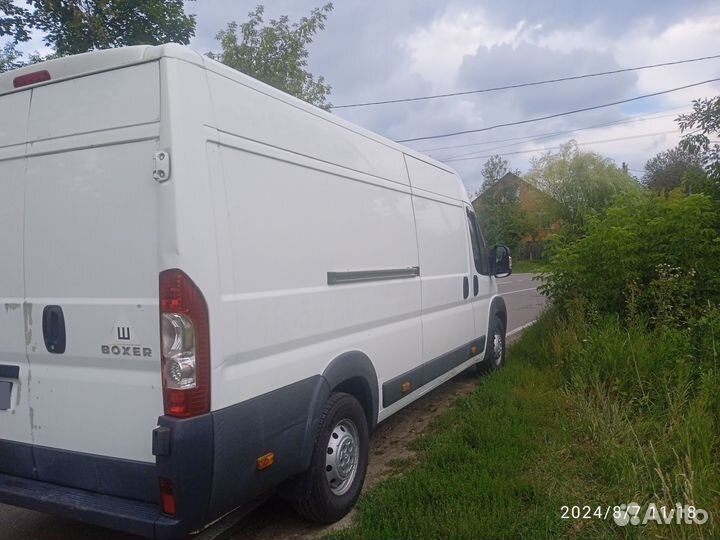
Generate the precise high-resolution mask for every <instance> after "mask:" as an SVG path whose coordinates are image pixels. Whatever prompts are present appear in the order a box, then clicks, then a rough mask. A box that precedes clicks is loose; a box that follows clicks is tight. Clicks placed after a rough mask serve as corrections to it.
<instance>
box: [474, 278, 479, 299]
mask: <svg viewBox="0 0 720 540" xmlns="http://www.w3.org/2000/svg"><path fill="white" fill-rule="evenodd" d="M479 292H480V283H479V282H478V277H477V276H475V275H474V276H473V296H477V295H478V293H479Z"/></svg>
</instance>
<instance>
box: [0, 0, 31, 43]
mask: <svg viewBox="0 0 720 540" xmlns="http://www.w3.org/2000/svg"><path fill="white" fill-rule="evenodd" d="M29 16H30V12H29V11H28V10H27V9H25V8H22V7H20V6H18V5H16V4H14V3H13V0H0V37H2V36H10V37H11V38H12V40H13V43H18V42H20V41H27V40H28V39H30V34H29V33H28V29H27V27H26V23H27V20H28V17H29Z"/></svg>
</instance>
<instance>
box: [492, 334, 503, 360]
mask: <svg viewBox="0 0 720 540" xmlns="http://www.w3.org/2000/svg"><path fill="white" fill-rule="evenodd" d="M502 357H503V339H502V336H501V335H500V334H495V336H493V360H494V361H495V365H496V366H499V365H500V363H501V362H502Z"/></svg>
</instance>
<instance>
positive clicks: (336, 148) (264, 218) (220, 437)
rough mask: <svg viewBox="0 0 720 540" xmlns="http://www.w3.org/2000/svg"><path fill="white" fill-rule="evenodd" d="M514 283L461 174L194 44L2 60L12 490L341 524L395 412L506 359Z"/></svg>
mask: <svg viewBox="0 0 720 540" xmlns="http://www.w3.org/2000/svg"><path fill="white" fill-rule="evenodd" d="M510 271H511V270H510V260H509V253H508V250H507V248H505V247H503V246H499V247H496V248H493V249H486V247H485V246H484V241H483V239H482V234H481V232H480V230H479V228H478V227H477V223H476V220H475V215H474V213H473V209H472V207H471V206H470V204H469V203H468V199H467V195H466V192H465V189H464V187H463V184H462V182H461V180H460V178H459V177H458V176H457V174H456V173H455V172H454V171H453V170H451V169H449V168H448V167H446V166H445V165H442V164H441V163H438V162H436V161H433V160H431V159H429V158H427V157H425V156H422V155H419V154H417V153H416V152H413V151H412V150H409V149H407V148H404V147H402V146H399V145H397V144H395V143H393V142H391V141H388V140H386V139H384V138H382V137H380V136H377V135H375V134H373V133H370V132H368V131H366V130H364V129H361V128H359V127H357V126H354V125H352V124H350V123H348V122H345V121H343V120H341V119H340V118H337V117H336V116H334V115H332V114H329V113H326V112H324V111H321V110H319V109H317V108H314V107H312V106H310V105H308V104H306V103H304V102H302V101H299V100H297V99H295V98H293V97H290V96H288V95H286V94H284V93H282V92H280V91H278V90H275V89H273V88H271V87H269V86H266V85H264V84H262V83H260V82H258V81H256V80H254V79H252V78H250V77H248V76H246V75H243V74H241V73H238V72H236V71H234V70H232V69H229V68H227V67H226V66H223V65H221V64H219V63H217V62H214V61H212V60H210V59H208V58H206V57H204V56H201V55H199V54H197V53H194V52H192V51H191V50H189V49H186V48H183V47H180V46H177V45H164V46H160V47H149V46H138V47H127V48H122V49H115V50H107V51H101V52H93V53H88V54H82V55H78V56H72V57H67V58H61V59H58V60H52V61H49V62H46V63H43V64H38V65H33V66H29V67H26V68H22V69H19V70H15V71H12V72H9V73H5V74H0V304H1V305H0V502H2V503H7V504H12V505H17V506H22V507H26V508H31V509H36V510H42V511H47V512H51V513H57V514H62V515H64V516H70V517H74V518H77V519H79V520H84V521H87V522H91V523H95V524H100V525H104V526H107V527H111V528H116V529H119V530H124V531H127V532H130V533H136V534H140V535H145V536H148V537H156V538H173V537H178V536H182V535H184V534H186V533H189V532H194V531H198V530H201V529H202V528H203V527H205V526H206V525H207V524H209V523H211V522H213V521H214V520H217V519H219V518H221V517H222V516H223V515H225V514H227V513H228V512H230V511H232V510H233V509H236V508H241V507H243V506H244V505H246V504H247V503H249V502H250V501H252V500H255V499H256V498H257V497H259V496H261V495H263V494H265V493H268V492H270V491H273V489H274V488H275V489H277V490H278V492H279V493H280V495H281V496H284V497H287V498H288V499H290V500H292V501H294V505H295V506H296V507H297V509H298V511H299V512H300V513H301V514H302V515H303V516H306V517H307V518H310V519H313V520H317V521H320V522H332V521H334V520H337V519H339V518H340V517H342V516H343V515H344V514H345V513H347V512H348V511H349V509H350V508H351V507H352V505H353V504H354V503H355V501H356V500H357V498H358V495H359V493H360V489H361V487H362V483H363V480H364V476H365V470H366V467H367V461H368V432H369V431H371V430H372V429H373V428H374V427H375V426H376V425H377V423H378V422H381V421H383V420H384V419H386V418H387V417H388V416H390V415H392V414H393V413H395V412H397V411H398V410H400V409H401V408H403V407H404V406H406V405H407V404H409V403H410V402H412V401H413V400H415V399H417V398H418V397H420V396H422V395H423V394H425V393H427V392H428V391H430V390H431V389H432V388H434V387H436V386H438V385H439V384H441V383H442V382H443V381H445V380H447V379H449V378H450V377H452V376H454V375H455V374H457V373H458V372H460V371H462V370H464V369H466V368H468V367H470V366H472V365H473V364H477V363H479V364H480V366H481V368H482V369H484V370H490V369H495V368H497V367H500V366H501V365H502V363H503V361H504V355H505V347H504V342H505V328H506V310H505V305H504V303H503V301H502V299H501V298H500V297H499V296H498V295H497V287H496V283H495V277H501V276H503V275H509V273H510Z"/></svg>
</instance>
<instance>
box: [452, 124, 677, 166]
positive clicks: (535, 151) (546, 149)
mask: <svg viewBox="0 0 720 540" xmlns="http://www.w3.org/2000/svg"><path fill="white" fill-rule="evenodd" d="M677 132H678V131H677V130H676V129H674V130H671V131H659V132H657V133H645V134H641V135H630V136H628V137H615V138H614V139H603V140H599V141H586V142H578V143H577V145H578V146H587V145H588V144H602V143H609V142H617V141H628V140H630V139H642V138H643V137H659V136H661V135H669V134H670V133H677ZM558 148H562V145H557V146H549V147H547V148H535V149H534V150H518V151H517V152H505V153H504V154H488V155H485V156H474V157H465V158H456V159H445V160H441V161H443V162H444V163H451V162H455V161H471V160H474V159H487V158H490V157H492V156H493V155H500V156H515V155H518V154H532V153H537V152H547V151H548V150H557V149H558Z"/></svg>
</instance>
